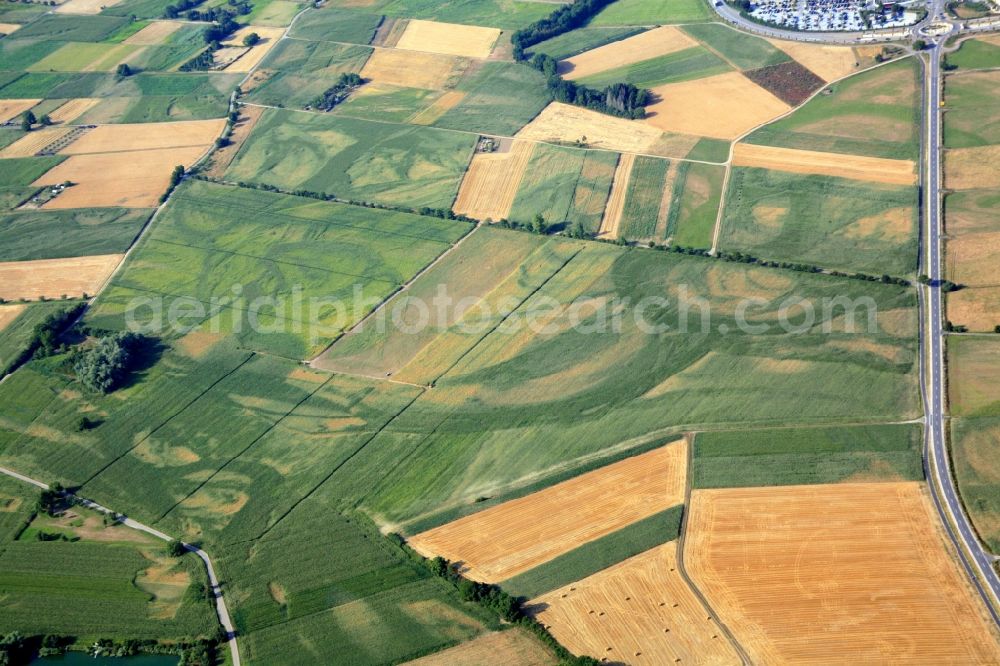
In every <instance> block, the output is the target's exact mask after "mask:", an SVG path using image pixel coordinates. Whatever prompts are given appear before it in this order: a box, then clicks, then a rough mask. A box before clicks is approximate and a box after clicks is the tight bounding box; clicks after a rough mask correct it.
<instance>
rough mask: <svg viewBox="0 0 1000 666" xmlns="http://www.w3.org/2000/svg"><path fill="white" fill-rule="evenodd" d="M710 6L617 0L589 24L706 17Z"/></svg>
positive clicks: (670, 0)
mask: <svg viewBox="0 0 1000 666" xmlns="http://www.w3.org/2000/svg"><path fill="white" fill-rule="evenodd" d="M712 16H713V13H712V10H711V9H710V8H708V7H706V6H705V5H704V3H702V2H697V1H696V0H680V1H679V2H675V1H673V0H619V1H618V2H615V3H614V4H612V5H611V6H609V7H608V8H607V9H605V10H604V11H602V12H601V13H600V14H598V15H597V16H596V17H595V18H594V20H593V21H592V24H593V25H597V26H604V25H655V24H662V23H696V22H698V21H707V20H709V19H710V18H711V17H712Z"/></svg>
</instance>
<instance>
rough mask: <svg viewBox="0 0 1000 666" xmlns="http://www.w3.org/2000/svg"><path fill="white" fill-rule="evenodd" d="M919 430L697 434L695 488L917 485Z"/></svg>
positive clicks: (911, 426)
mask: <svg viewBox="0 0 1000 666" xmlns="http://www.w3.org/2000/svg"><path fill="white" fill-rule="evenodd" d="M921 445H922V428H921V426H920V425H919V424H907V425H870V426H844V427H838V428H778V429H774V430H750V431H739V432H738V431H729V432H706V433H699V434H698V435H697V436H696V437H695V440H694V460H693V462H692V467H691V471H692V474H693V477H692V480H691V484H692V487H694V488H742V487H749V486H790V485H801V484H807V483H840V482H844V481H895V480H907V481H920V480H922V479H923V474H924V473H923V468H922V466H921V458H920V455H921V453H920V452H921Z"/></svg>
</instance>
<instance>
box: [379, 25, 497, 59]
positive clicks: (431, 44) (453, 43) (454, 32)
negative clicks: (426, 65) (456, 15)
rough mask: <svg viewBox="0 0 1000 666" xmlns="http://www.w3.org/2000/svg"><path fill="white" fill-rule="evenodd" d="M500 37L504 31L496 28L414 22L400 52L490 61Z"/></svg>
mask: <svg viewBox="0 0 1000 666" xmlns="http://www.w3.org/2000/svg"><path fill="white" fill-rule="evenodd" d="M499 36H500V30H498V29H496V28H481V27H479V26H475V25H458V24H455V23H439V22H437V21H421V20H418V19H411V20H410V21H409V22H408V23H407V24H406V30H404V31H403V34H402V35H401V36H400V38H399V41H398V42H396V48H398V49H406V50H410V51H427V52H428V53H444V54H447V55H458V56H469V57H471V58H487V57H489V55H490V51H492V50H493V45H494V44H496V41H497V38H498V37H499Z"/></svg>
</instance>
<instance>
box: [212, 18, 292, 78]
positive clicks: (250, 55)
mask: <svg viewBox="0 0 1000 666" xmlns="http://www.w3.org/2000/svg"><path fill="white" fill-rule="evenodd" d="M251 32H256V33H257V35H259V36H260V41H259V42H257V44H256V45H255V46H252V47H250V50H249V51H247V52H246V53H245V54H243V55H242V56H240V58H238V59H237V60H236V62H234V63H232V64H231V65H229V66H227V67H226V70H225V71H227V72H236V73H246V72H249V71H250V70H251V69H253V68H254V67H256V66H257V64H258V63H259V62H260V61H261V60H263V59H264V56H266V55H267V52H268V51H270V50H271V49H272V48H274V45H275V44H277V43H278V40H280V39H281V37H282V35H284V34H285V29H284V28H268V27H265V26H261V25H248V26H246V27H244V28H240V29H239V30H237V31H236V32H234V33H233V35H232V37H230V38H229V41H228V42H226V45H227V46H242V45H243V38H244V37H246V36H247V35H249V34H250V33H251Z"/></svg>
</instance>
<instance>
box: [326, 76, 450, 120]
mask: <svg viewBox="0 0 1000 666" xmlns="http://www.w3.org/2000/svg"><path fill="white" fill-rule="evenodd" d="M441 95H442V93H441V92H439V91H436V90H423V89H421V88H400V87H397V86H390V85H383V86H380V87H378V88H368V89H367V90H365V91H364V93H363V94H360V95H358V94H355V95H351V97H350V98H349V99H348V100H347V101H346V102H344V103H343V104H340V105H338V106H337V107H336V108H335V109H334V110H333V113H335V114H336V115H338V116H350V117H352V118H360V119H362V120H365V119H370V118H379V119H381V120H383V121H385V122H393V123H404V122H406V121H407V120H408V119H410V118H412V117H413V116H415V115H416V114H418V113H420V112H421V111H422V110H424V109H426V108H427V107H428V106H430V105H431V104H433V103H434V100H436V99H438V98H439V97H441Z"/></svg>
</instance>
